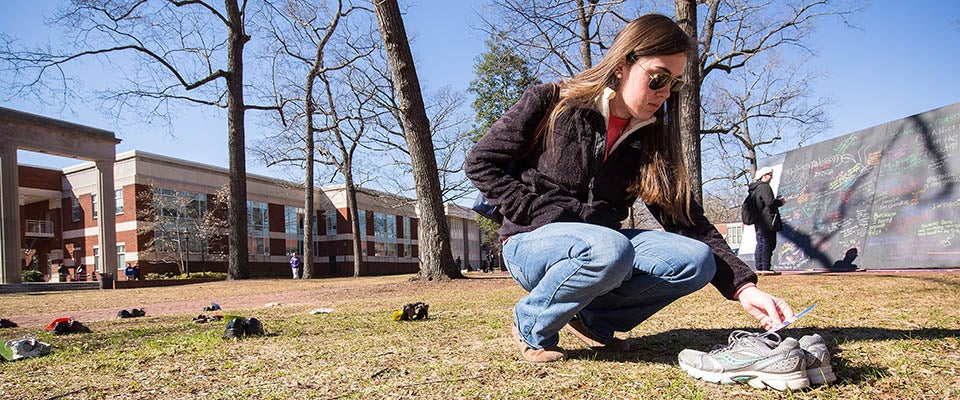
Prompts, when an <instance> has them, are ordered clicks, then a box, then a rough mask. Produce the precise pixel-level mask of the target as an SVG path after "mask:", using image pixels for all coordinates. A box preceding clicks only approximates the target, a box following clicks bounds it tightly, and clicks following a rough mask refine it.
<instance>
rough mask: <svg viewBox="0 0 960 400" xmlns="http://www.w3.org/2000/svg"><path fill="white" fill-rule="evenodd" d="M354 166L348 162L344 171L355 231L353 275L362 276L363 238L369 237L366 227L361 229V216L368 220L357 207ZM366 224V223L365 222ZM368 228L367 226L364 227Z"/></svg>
mask: <svg viewBox="0 0 960 400" xmlns="http://www.w3.org/2000/svg"><path fill="white" fill-rule="evenodd" d="M352 168H353V167H351V166H350V165H349V164H347V166H346V168H344V172H343V180H344V189H343V190H345V191H346V195H347V212H348V213H349V214H350V226H351V228H350V231H351V232H353V241H352V242H353V276H354V277H358V276H360V269H361V267H362V266H363V246H364V245H365V243H364V241H363V239H364V238H365V237H367V231H366V229H363V230H361V229H360V218H363V219H364V220H366V218H367V215H366V212H364V215H360V210H358V209H357V188H356V186H354V185H353V173H352V172H353V169H352ZM364 225H366V224H364ZM364 228H366V227H364Z"/></svg>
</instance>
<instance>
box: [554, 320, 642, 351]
mask: <svg viewBox="0 0 960 400" xmlns="http://www.w3.org/2000/svg"><path fill="white" fill-rule="evenodd" d="M564 328H565V329H566V330H567V332H570V333H572V334H573V336H576V337H577V339H580V341H581V342H583V343H584V344H586V345H587V346H590V348H591V349H594V350H597V351H609V352H615V353H623V352H626V351H629V350H630V342H627V341H626V340H623V339H617V338H613V339H610V340H608V341H603V340H602V339H600V338H599V337H597V336H596V335H594V334H593V332H590V329H588V328H587V327H586V326H585V325H583V322H580V320H579V319H574V320H571V321H570V322H568V323H567V326H565V327H564Z"/></svg>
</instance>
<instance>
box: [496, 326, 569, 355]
mask: <svg viewBox="0 0 960 400" xmlns="http://www.w3.org/2000/svg"><path fill="white" fill-rule="evenodd" d="M510 333H512V334H513V342H514V343H515V344H516V345H517V348H518V349H520V355H521V356H522V357H523V359H524V360H527V361H529V362H532V363H547V362H554V361H560V360H563V359H565V358H567V352H565V351H563V349H561V348H559V347H557V346H549V347H544V348H542V349H534V348H532V347H530V346H527V344H526V343H524V341H523V339H521V338H520V331H519V330H517V327H516V326H514V327H513V328H512V329H511V330H510Z"/></svg>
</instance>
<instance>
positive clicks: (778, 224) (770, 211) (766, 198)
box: [747, 180, 783, 232]
mask: <svg viewBox="0 0 960 400" xmlns="http://www.w3.org/2000/svg"><path fill="white" fill-rule="evenodd" d="M747 191H748V192H749V193H750V194H752V195H753V200H754V202H755V204H756V205H757V210H759V211H760V215H758V217H760V218H757V223H756V224H755V225H756V229H762V230H764V231H767V232H780V231H782V230H783V222H782V221H780V206H782V205H783V203H782V202H781V200H780V199H777V198H775V197H773V188H771V187H770V184H769V183H766V182H764V181H759V180H758V181H754V182H752V183H750V185H748V186H747Z"/></svg>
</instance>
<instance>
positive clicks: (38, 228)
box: [26, 219, 53, 237]
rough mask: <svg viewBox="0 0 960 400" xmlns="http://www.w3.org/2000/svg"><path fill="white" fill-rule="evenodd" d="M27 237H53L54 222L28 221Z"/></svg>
mask: <svg viewBox="0 0 960 400" xmlns="http://www.w3.org/2000/svg"><path fill="white" fill-rule="evenodd" d="M26 234H27V236H41V237H53V221H40V220H35V219H28V220H27V232H26Z"/></svg>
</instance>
